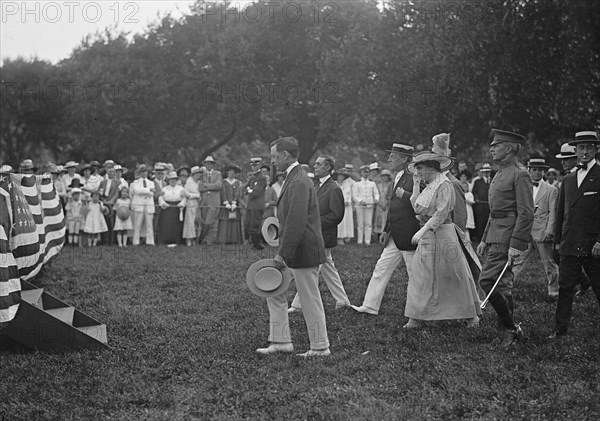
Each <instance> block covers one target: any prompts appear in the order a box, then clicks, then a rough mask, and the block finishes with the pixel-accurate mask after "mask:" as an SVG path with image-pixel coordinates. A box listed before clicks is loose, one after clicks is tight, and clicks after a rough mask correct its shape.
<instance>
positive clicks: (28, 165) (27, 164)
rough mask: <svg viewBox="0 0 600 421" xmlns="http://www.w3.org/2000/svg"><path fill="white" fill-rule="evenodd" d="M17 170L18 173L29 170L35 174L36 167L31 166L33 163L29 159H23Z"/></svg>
mask: <svg viewBox="0 0 600 421" xmlns="http://www.w3.org/2000/svg"><path fill="white" fill-rule="evenodd" d="M19 170H20V171H27V170H31V171H33V172H36V171H37V170H38V169H37V167H35V166H34V165H33V161H32V160H31V159H25V160H23V162H21V165H19Z"/></svg>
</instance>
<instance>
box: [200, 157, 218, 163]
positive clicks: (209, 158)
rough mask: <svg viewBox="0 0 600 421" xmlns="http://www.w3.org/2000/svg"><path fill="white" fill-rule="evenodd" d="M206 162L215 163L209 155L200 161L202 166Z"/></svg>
mask: <svg viewBox="0 0 600 421" xmlns="http://www.w3.org/2000/svg"><path fill="white" fill-rule="evenodd" d="M207 162H212V163H213V164H216V163H217V161H215V160H214V159H213V157H212V156H211V155H208V156H207V157H206V159H205V160H204V161H202V164H206V163H207Z"/></svg>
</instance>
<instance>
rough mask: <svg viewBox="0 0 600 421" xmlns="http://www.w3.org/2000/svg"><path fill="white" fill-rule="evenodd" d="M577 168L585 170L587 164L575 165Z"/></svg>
mask: <svg viewBox="0 0 600 421" xmlns="http://www.w3.org/2000/svg"><path fill="white" fill-rule="evenodd" d="M577 168H579V169H580V170H587V164H584V163H581V164H577Z"/></svg>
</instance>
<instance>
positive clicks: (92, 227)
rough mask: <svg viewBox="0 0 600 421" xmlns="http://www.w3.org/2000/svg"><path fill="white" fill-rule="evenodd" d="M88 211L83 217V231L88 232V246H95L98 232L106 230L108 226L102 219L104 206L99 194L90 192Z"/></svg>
mask: <svg viewBox="0 0 600 421" xmlns="http://www.w3.org/2000/svg"><path fill="white" fill-rule="evenodd" d="M87 206H88V212H87V216H86V217H85V225H84V227H83V232H85V233H86V234H90V235H89V236H88V238H89V240H88V241H89V243H88V245H90V246H96V245H97V244H98V241H100V233H102V232H106V231H108V226H107V225H106V221H105V220H104V213H103V212H104V209H106V207H105V206H104V204H102V202H100V194H99V193H98V192H94V193H92V201H91V202H89V203H88V205H87Z"/></svg>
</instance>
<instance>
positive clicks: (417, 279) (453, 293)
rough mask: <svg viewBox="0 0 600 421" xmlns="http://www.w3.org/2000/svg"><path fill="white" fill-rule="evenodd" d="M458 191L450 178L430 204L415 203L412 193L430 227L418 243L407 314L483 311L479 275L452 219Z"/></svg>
mask: <svg viewBox="0 0 600 421" xmlns="http://www.w3.org/2000/svg"><path fill="white" fill-rule="evenodd" d="M417 189H418V187H417ZM454 194H455V193H454V187H453V186H452V184H451V182H450V181H448V180H446V181H444V182H443V183H442V184H440V185H439V187H438V188H437V190H436V191H435V193H434V196H433V199H432V200H431V203H430V204H429V206H428V207H427V208H423V207H421V206H419V205H418V204H416V203H415V202H416V197H417V196H416V195H415V194H413V196H412V197H411V203H412V204H413V208H414V209H415V213H416V214H417V218H418V219H419V220H420V221H421V224H422V225H423V226H425V227H427V228H428V230H427V231H426V233H425V234H424V235H423V237H422V238H421V240H420V241H419V244H418V246H417V250H416V252H415V256H414V258H413V263H412V276H411V277H410V278H409V281H408V288H407V297H406V310H405V312H404V314H405V315H406V316H407V317H410V318H412V319H418V320H449V319H469V318H473V317H475V316H478V315H480V314H481V308H480V307H479V296H478V295H477V288H476V286H475V279H474V278H473V274H472V272H471V270H470V268H469V264H468V262H467V258H466V256H465V254H464V252H463V249H462V246H461V244H460V242H459V239H458V235H457V233H456V227H455V226H454V224H453V223H452V220H451V214H450V212H451V211H452V209H453V208H454V203H455V196H454ZM431 230H433V231H431Z"/></svg>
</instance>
